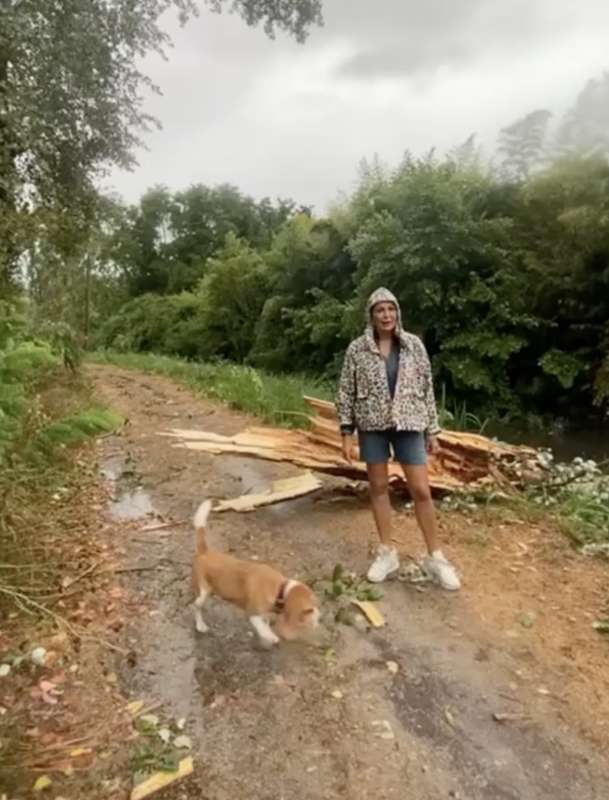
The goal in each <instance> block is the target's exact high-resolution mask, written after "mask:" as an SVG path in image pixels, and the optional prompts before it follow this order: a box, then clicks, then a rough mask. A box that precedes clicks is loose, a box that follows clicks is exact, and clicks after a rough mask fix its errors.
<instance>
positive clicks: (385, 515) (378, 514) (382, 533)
mask: <svg viewBox="0 0 609 800" xmlns="http://www.w3.org/2000/svg"><path fill="white" fill-rule="evenodd" d="M366 468H367V470H368V482H369V490H370V503H371V505H372V514H373V516H374V521H375V523H376V529H377V531H378V535H379V538H380V540H381V544H384V545H386V546H387V547H392V546H393V545H392V544H391V503H390V502H389V478H388V470H387V464H366Z"/></svg>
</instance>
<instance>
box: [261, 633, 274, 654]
mask: <svg viewBox="0 0 609 800" xmlns="http://www.w3.org/2000/svg"><path fill="white" fill-rule="evenodd" d="M258 641H259V643H260V645H261V646H262V647H264V648H265V650H270V649H271V647H273V646H274V645H276V644H279V636H275V634H273V635H272V636H264V637H263V636H259V637H258Z"/></svg>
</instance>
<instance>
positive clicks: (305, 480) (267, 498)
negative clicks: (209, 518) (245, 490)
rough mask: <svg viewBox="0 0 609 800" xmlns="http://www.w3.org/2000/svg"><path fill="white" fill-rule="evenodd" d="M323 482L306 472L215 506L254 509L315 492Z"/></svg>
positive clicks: (216, 507) (225, 508)
mask: <svg viewBox="0 0 609 800" xmlns="http://www.w3.org/2000/svg"><path fill="white" fill-rule="evenodd" d="M321 485H322V483H321V481H320V480H319V478H316V477H315V475H313V473H312V472H304V473H302V475H296V476H295V477H293V478H284V479H283V480H279V481H275V482H274V483H273V485H272V486H271V488H270V489H269V490H268V491H266V492H261V493H260V494H244V495H241V497H235V498H234V499H232V500H222V501H221V502H220V503H218V505H217V506H215V507H214V511H253V510H254V509H255V508H259V507H260V506H268V505H271V504H272V503H280V502H281V501H282V500H291V499H292V498H294V497H302V496H303V495H305V494H309V493H310V492H314V491H316V490H317V489H319V488H320V487H321Z"/></svg>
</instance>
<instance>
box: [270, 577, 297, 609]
mask: <svg viewBox="0 0 609 800" xmlns="http://www.w3.org/2000/svg"><path fill="white" fill-rule="evenodd" d="M295 586H298V581H292V580H289V581H284V582H283V583H282V584H281V586H280V587H279V591H278V592H277V597H276V598H275V603H274V604H273V611H275V612H276V613H277V614H280V613H281V612H282V611H283V609H284V608H285V602H286V600H287V599H288V594H289V593H290V592H291V591H292V589H293V588H294V587H295Z"/></svg>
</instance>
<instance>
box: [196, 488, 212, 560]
mask: <svg viewBox="0 0 609 800" xmlns="http://www.w3.org/2000/svg"><path fill="white" fill-rule="evenodd" d="M210 511H211V500H204V501H203V502H202V503H201V505H200V506H199V508H197V511H196V513H195V517H194V520H193V525H194V526H195V547H196V551H197V555H200V554H201V553H205V552H207V541H206V539H205V526H206V525H207V517H208V516H209V512H210Z"/></svg>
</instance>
